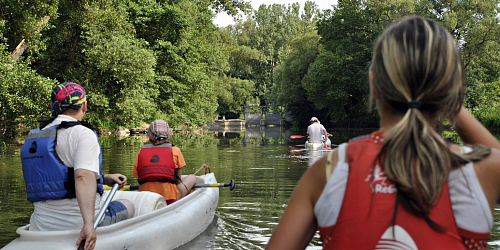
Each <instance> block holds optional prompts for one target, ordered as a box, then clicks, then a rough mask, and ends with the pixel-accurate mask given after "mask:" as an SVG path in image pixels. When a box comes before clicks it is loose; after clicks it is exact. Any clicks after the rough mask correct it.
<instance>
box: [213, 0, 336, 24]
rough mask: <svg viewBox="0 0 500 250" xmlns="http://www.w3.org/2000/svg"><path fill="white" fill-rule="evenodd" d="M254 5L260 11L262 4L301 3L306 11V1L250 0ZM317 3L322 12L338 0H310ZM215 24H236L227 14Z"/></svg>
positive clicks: (220, 14)
mask: <svg viewBox="0 0 500 250" xmlns="http://www.w3.org/2000/svg"><path fill="white" fill-rule="evenodd" d="M249 1H250V3H251V4H252V8H253V9H254V10H256V9H258V8H259V6H260V5H261V4H265V5H270V4H275V3H277V4H286V5H288V4H292V3H299V4H300V9H301V10H303V9H304V5H305V2H306V0H249ZM310 1H313V2H315V3H316V5H318V6H319V9H320V10H325V9H331V8H332V7H331V6H332V5H333V4H336V3H337V1H336V0H310ZM214 24H215V25H217V26H219V27H225V26H227V25H229V24H234V22H233V18H232V17H230V16H229V15H227V14H225V13H219V14H217V16H216V17H215V19H214Z"/></svg>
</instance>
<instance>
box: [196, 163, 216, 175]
mask: <svg viewBox="0 0 500 250" xmlns="http://www.w3.org/2000/svg"><path fill="white" fill-rule="evenodd" d="M202 168H205V174H207V170H208V173H212V171H210V167H209V166H208V165H207V164H203V165H201V167H200V168H199V169H198V170H196V172H194V175H196V173H198V172H199V171H200V170H201V169H202Z"/></svg>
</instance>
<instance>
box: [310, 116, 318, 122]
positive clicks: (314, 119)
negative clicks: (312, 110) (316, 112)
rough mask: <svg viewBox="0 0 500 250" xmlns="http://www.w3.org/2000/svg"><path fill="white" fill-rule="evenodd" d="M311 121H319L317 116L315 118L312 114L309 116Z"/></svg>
mask: <svg viewBox="0 0 500 250" xmlns="http://www.w3.org/2000/svg"><path fill="white" fill-rule="evenodd" d="M311 121H312V122H319V120H318V118H316V117H314V116H313V117H312V118H311Z"/></svg>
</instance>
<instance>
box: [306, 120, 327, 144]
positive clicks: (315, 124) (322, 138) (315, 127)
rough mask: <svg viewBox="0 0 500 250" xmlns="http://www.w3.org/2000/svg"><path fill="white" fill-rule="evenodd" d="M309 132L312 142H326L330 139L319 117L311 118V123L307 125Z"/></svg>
mask: <svg viewBox="0 0 500 250" xmlns="http://www.w3.org/2000/svg"><path fill="white" fill-rule="evenodd" d="M307 134H308V135H309V141H310V142H315V143H319V142H323V143H326V141H327V140H328V132H326V129H325V127H324V126H323V125H321V124H320V122H319V120H318V118H316V117H312V118H311V125H309V127H307Z"/></svg>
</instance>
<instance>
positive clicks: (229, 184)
mask: <svg viewBox="0 0 500 250" xmlns="http://www.w3.org/2000/svg"><path fill="white" fill-rule="evenodd" d="M207 187H230V188H229V190H233V189H234V187H235V183H234V180H233V179H231V182H230V183H208V184H195V185H194V186H193V188H207ZM109 189H110V187H109V186H104V190H109ZM138 189H139V185H125V186H123V188H122V189H120V190H121V191H130V190H138Z"/></svg>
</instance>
